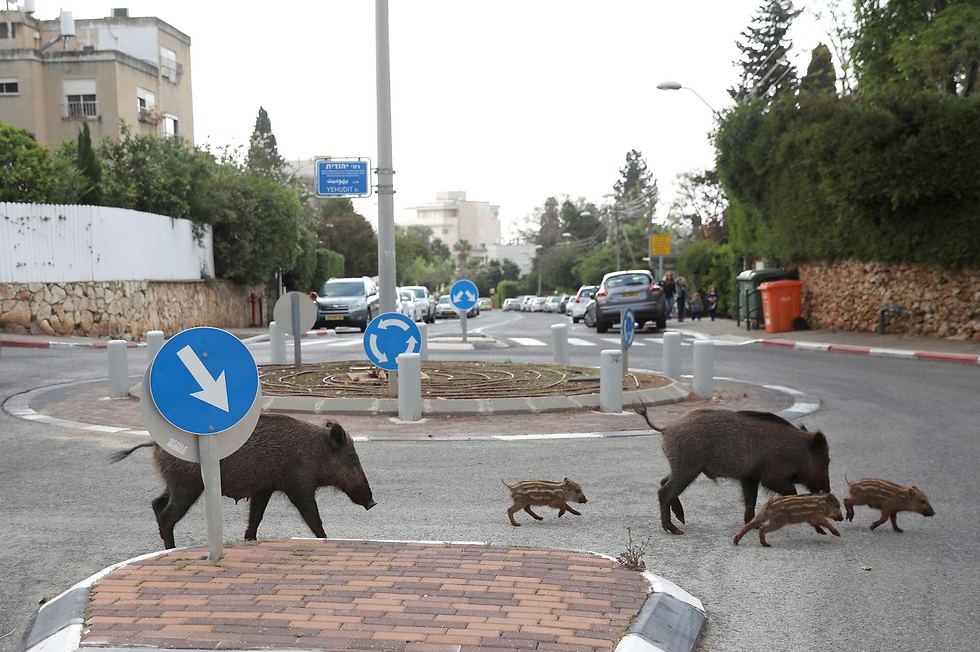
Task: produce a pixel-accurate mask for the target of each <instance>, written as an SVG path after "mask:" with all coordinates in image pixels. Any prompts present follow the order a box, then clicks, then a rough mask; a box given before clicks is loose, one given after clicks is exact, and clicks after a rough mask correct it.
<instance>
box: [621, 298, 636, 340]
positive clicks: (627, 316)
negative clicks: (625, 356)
mask: <svg viewBox="0 0 980 652" xmlns="http://www.w3.org/2000/svg"><path fill="white" fill-rule="evenodd" d="M622 331H623V346H625V347H626V348H627V349H628V348H630V347H632V346H633V335H634V334H635V333H636V318H635V317H634V316H633V309H632V308H627V309H626V310H624V311H623V321H622Z"/></svg>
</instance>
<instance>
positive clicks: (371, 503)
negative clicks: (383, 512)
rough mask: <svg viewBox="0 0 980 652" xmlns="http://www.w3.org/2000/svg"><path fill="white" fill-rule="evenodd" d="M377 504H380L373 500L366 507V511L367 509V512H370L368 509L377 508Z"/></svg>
mask: <svg viewBox="0 0 980 652" xmlns="http://www.w3.org/2000/svg"><path fill="white" fill-rule="evenodd" d="M377 504H378V503H376V502H374V501H373V500H372V501H371V502H369V503H367V504H366V505H364V509H365V510H368V509H371V508H372V507H374V506H375V505H377Z"/></svg>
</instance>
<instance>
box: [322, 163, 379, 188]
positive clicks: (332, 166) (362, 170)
mask: <svg viewBox="0 0 980 652" xmlns="http://www.w3.org/2000/svg"><path fill="white" fill-rule="evenodd" d="M370 195H371V162H370V161H369V160H367V159H353V158H351V159H339V158H334V159H317V160H316V196H317V197H369V196H370Z"/></svg>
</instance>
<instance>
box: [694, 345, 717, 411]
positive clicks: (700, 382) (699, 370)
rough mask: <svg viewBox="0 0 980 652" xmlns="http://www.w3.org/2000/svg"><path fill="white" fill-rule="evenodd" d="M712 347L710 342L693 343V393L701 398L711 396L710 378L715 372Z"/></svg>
mask: <svg viewBox="0 0 980 652" xmlns="http://www.w3.org/2000/svg"><path fill="white" fill-rule="evenodd" d="M714 348H715V345H714V344H712V343H711V342H703V341H698V342H695V343H694V387H693V389H694V393H695V394H697V395H698V396H701V397H703V398H711V396H712V380H713V376H714V373H715V365H714Z"/></svg>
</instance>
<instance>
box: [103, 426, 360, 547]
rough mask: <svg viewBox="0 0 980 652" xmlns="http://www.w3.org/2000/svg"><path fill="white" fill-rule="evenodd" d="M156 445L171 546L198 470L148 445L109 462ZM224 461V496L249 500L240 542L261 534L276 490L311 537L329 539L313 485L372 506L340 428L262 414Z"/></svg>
mask: <svg viewBox="0 0 980 652" xmlns="http://www.w3.org/2000/svg"><path fill="white" fill-rule="evenodd" d="M147 446H153V447H154V450H153V461H154V463H155V465H156V467H157V471H158V472H159V473H160V477H161V478H163V481H164V483H165V484H166V488H165V489H164V490H163V493H162V494H160V496H159V497H157V498H155V499H154V500H153V503H152V505H153V513H154V514H156V518H157V525H158V527H159V528H160V537H161V538H162V539H163V543H164V545H165V546H166V547H167V548H175V547H176V544H175V543H174V526H176V524H177V522H178V521H179V520H180V519H181V518H183V516H184V514H186V513H187V510H188V509H190V507H191V505H193V504H194V502H195V501H197V499H198V497H199V496H200V495H201V493H202V492H203V491H204V481H203V480H202V478H201V467H200V465H199V464H196V463H194V462H187V461H184V460H181V459H178V458H176V457H174V456H173V455H171V454H170V453H168V452H166V451H165V450H163V449H162V448H160V447H159V446H157V445H156V444H155V443H153V442H150V443H146V444H140V445H139V446H134V447H133V448H130V449H129V450H125V451H120V452H118V453H115V454H113V455H112V456H110V457H109V463H110V464H112V463H114V462H118V461H120V460H122V459H124V458H125V457H126V456H127V455H129V454H130V453H132V452H133V451H135V450H136V449H138V448H143V447H147ZM220 464H221V494H222V495H223V496H227V497H228V498H233V499H235V501H238V500H240V499H242V498H247V499H249V508H248V528H247V529H246V530H245V540H246V541H250V540H254V539H255V538H256V537H257V535H258V529H259V522H260V521H261V520H262V515H263V514H264V513H265V508H266V506H267V505H268V504H269V499H270V498H271V497H272V494H273V493H275V492H276V491H281V492H283V493H285V494H286V496H288V497H289V500H290V501H291V502H292V503H293V505H295V506H296V509H298V510H299V513H300V515H302V517H303V520H304V521H306V524H307V525H308V526H309V527H310V530H312V531H313V534H314V536H317V537H319V538H321V539H325V538H326V536H327V535H326V533H325V532H324V531H323V524H322V522H321V521H320V512H319V510H318V509H317V504H316V496H315V494H316V490H317V488H318V487H336V488H337V489H339V490H340V491H343V492H344V493H345V494H347V496H348V497H349V498H350V499H351V501H352V502H354V503H356V504H358V505H360V506H362V507H364V509H371V508H372V507H374V505H375V502H374V499H373V497H372V495H371V485H370V484H368V480H367V477H366V476H365V475H364V469H362V468H361V462H360V460H359V459H358V457H357V451H356V450H354V442H353V441H352V440H351V438H350V435H348V434H347V431H346V430H344V429H343V428H342V427H341V426H340V424H338V423H334V422H333V421H331V420H327V422H326V424H325V425H324V426H318V425H314V424H312V423H307V422H305V421H299V420H298V419H294V418H292V417H288V416H285V415H277V414H263V415H262V416H260V417H259V421H258V423H257V424H256V426H255V430H254V431H253V432H252V435H251V436H250V437H249V438H248V440H247V441H246V442H245V443H244V444H243V445H242V447H241V448H239V449H238V450H237V451H235V452H234V453H232V454H231V455H229V456H228V457H226V458H224V459H223V460H221V462H220Z"/></svg>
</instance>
